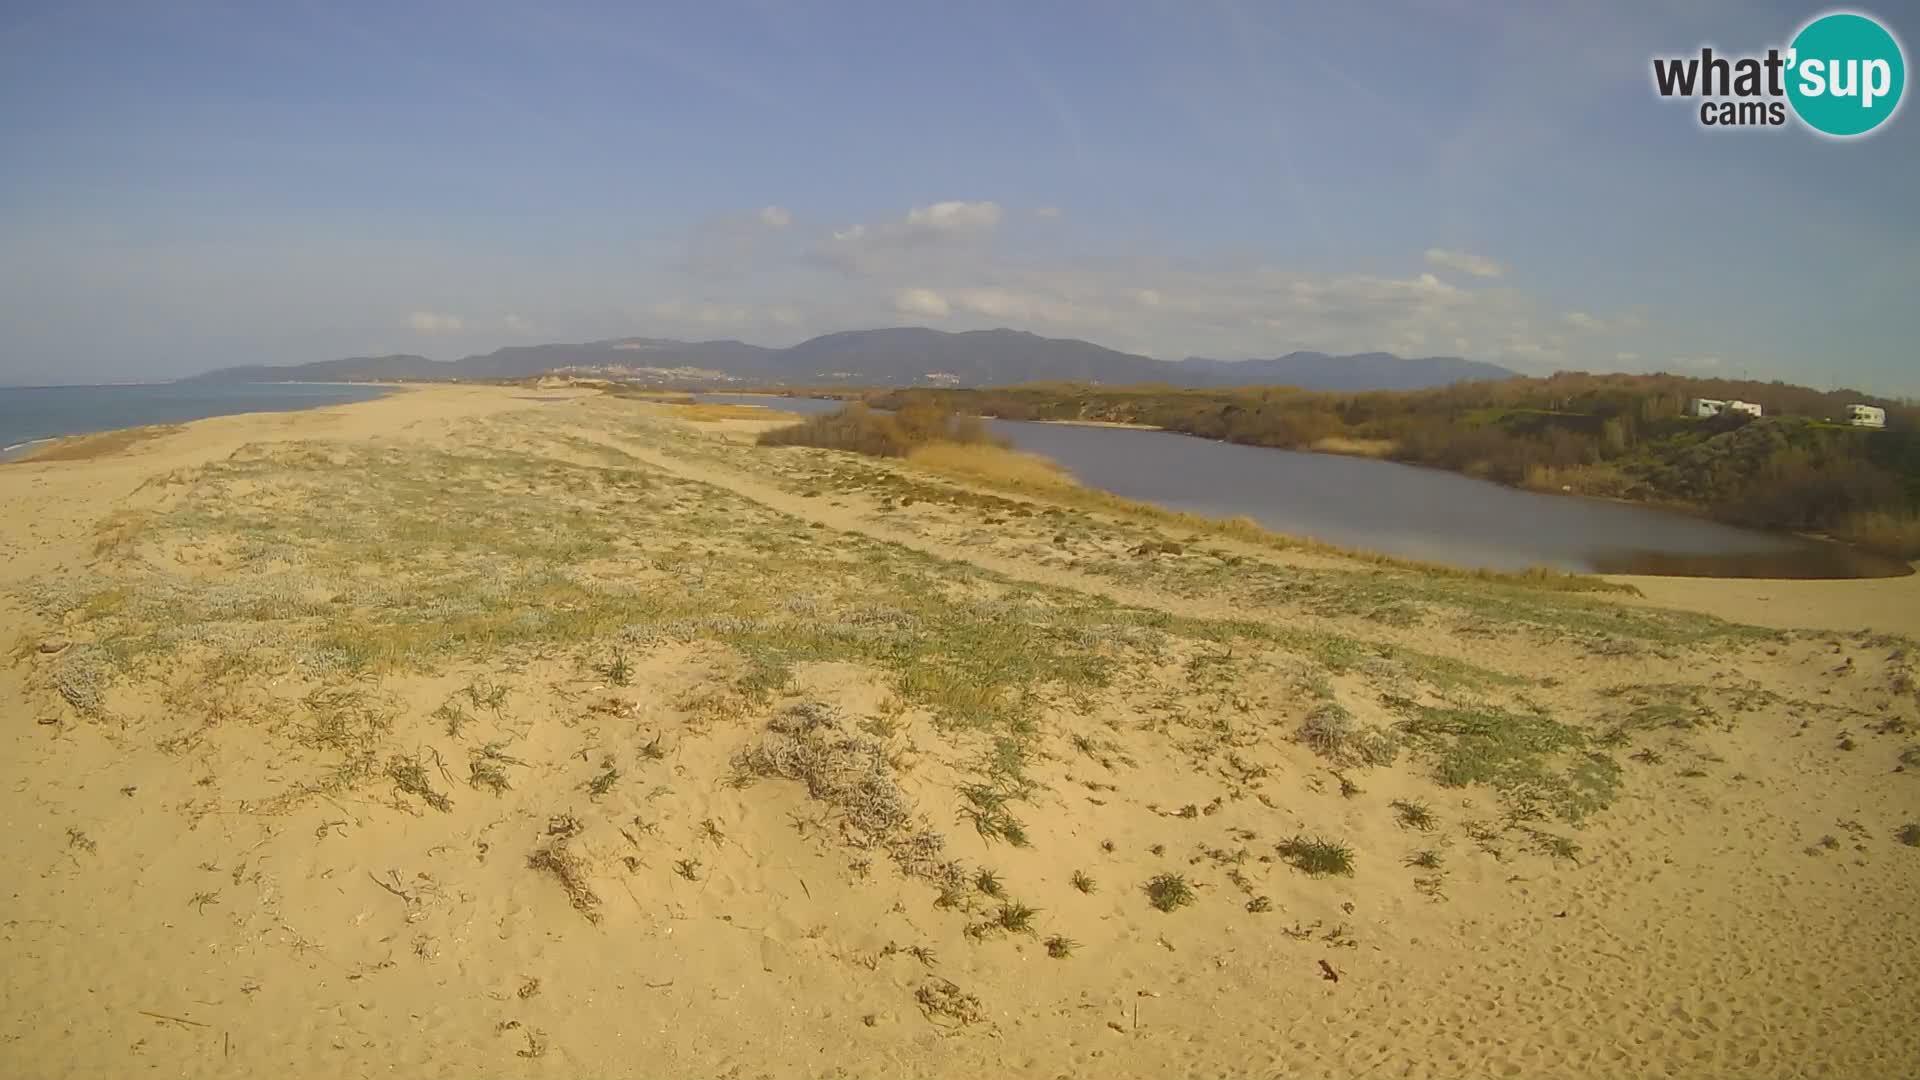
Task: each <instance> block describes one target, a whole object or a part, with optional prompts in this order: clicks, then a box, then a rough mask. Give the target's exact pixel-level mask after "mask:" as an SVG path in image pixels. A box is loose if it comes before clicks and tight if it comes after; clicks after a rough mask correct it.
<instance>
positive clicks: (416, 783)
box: [387, 754, 453, 814]
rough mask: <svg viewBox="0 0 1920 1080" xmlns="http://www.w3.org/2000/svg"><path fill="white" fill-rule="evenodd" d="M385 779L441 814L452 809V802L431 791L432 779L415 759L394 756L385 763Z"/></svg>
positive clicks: (443, 795) (444, 796)
mask: <svg viewBox="0 0 1920 1080" xmlns="http://www.w3.org/2000/svg"><path fill="white" fill-rule="evenodd" d="M387 779H389V780H392V781H393V786H394V787H397V788H399V789H400V790H401V791H404V792H406V793H407V794H409V795H414V796H418V797H419V798H420V799H422V800H424V801H425V802H426V804H427V805H428V806H431V807H433V808H434V809H435V810H438V811H440V812H441V813H443V814H444V813H447V812H448V811H450V810H452V809H453V800H452V799H449V798H448V797H447V796H446V795H445V794H443V793H441V792H438V791H435V790H434V789H433V779H432V777H430V776H428V775H427V767H426V766H425V765H424V764H422V763H421V761H420V759H419V758H417V757H409V756H407V755H405V754H395V755H394V756H393V757H392V758H391V759H390V760H389V761H388V762H387Z"/></svg>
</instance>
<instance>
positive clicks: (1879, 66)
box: [1787, 12, 1907, 138]
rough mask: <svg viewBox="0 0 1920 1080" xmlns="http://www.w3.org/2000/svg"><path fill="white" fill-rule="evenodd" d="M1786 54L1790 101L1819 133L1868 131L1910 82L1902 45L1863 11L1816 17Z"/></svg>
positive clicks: (1840, 134)
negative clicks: (1862, 13)
mask: <svg viewBox="0 0 1920 1080" xmlns="http://www.w3.org/2000/svg"><path fill="white" fill-rule="evenodd" d="M1787 57H1788V59H1787V65H1788V66H1787V100H1788V101H1790V102H1792V103H1793V111H1794V112H1795V113H1797V114H1798V115H1799V117H1800V119H1801V120H1802V121H1803V122H1805V123H1806V125H1807V126H1808V127H1810V128H1812V129H1814V130H1815V131H1818V132H1821V133H1822V134H1826V135H1834V136H1838V137H1841V138H1846V137H1849V136H1853V135H1865V134H1866V133H1867V132H1869V131H1872V130H1873V129H1874V128H1877V127H1879V126H1880V125H1881V124H1883V123H1885V122H1886V121H1887V118H1888V117H1890V116H1892V115H1893V113H1894V110H1896V109H1898V108H1899V107H1900V92H1901V91H1902V90H1904V89H1906V85H1907V64H1906V59H1905V58H1904V57H1903V56H1902V55H1901V54H1900V43H1899V42H1898V41H1895V40H1894V37H1893V35H1892V34H1891V33H1888V32H1887V29H1886V28H1885V27H1883V26H1881V25H1880V24H1879V23H1877V22H1875V21H1873V20H1872V19H1869V18H1867V17H1866V16H1865V15H1855V14H1852V13H1851V12H1840V13H1836V14H1833V15H1823V16H1821V17H1820V18H1818V19H1815V20H1813V21H1812V22H1810V23H1808V24H1807V25H1806V27H1805V28H1803V29H1802V30H1801V31H1800V33H1799V34H1797V35H1795V37H1794V39H1793V44H1792V45H1791V46H1790V47H1789V50H1788V53H1787Z"/></svg>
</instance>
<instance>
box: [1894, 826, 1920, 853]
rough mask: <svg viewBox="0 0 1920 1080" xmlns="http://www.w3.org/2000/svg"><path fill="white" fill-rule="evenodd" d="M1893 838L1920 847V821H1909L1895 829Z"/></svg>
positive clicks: (1910, 845) (1909, 845)
mask: <svg viewBox="0 0 1920 1080" xmlns="http://www.w3.org/2000/svg"><path fill="white" fill-rule="evenodd" d="M1893 838H1894V839H1895V840H1898V841H1900V842H1901V843H1903V844H1905V845H1907V846H1908V847H1920V823H1916V822H1912V821H1909V822H1907V823H1906V824H1905V825H1902V826H1900V827H1899V828H1898V829H1895V830H1894V831H1893Z"/></svg>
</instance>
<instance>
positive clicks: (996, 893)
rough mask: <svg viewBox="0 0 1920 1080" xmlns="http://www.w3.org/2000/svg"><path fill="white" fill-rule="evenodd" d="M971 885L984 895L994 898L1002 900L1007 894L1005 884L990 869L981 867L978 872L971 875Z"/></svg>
mask: <svg viewBox="0 0 1920 1080" xmlns="http://www.w3.org/2000/svg"><path fill="white" fill-rule="evenodd" d="M973 887H974V888H975V889H978V890H980V892H982V893H984V894H985V895H987V896H991V897H993V898H994V899H995V900H1004V899H1006V896H1007V886H1006V885H1005V883H1003V882H1002V881H1001V880H1000V875H998V874H996V873H994V872H993V871H991V870H987V869H982V870H981V871H980V872H979V873H977V874H975V875H974V876H973Z"/></svg>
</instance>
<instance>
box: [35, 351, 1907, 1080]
mask: <svg viewBox="0 0 1920 1080" xmlns="http://www.w3.org/2000/svg"><path fill="white" fill-rule="evenodd" d="M724 417H725V414H723V413H711V414H708V413H699V412H691V413H690V412H688V411H686V410H684V409H679V408H677V407H675V406H671V405H660V404H652V403H647V402H640V401H630V400H627V401H623V400H618V399H613V398H608V397H603V396H599V395H597V394H593V393H585V392H549V391H542V392H540V393H538V394H534V393H529V392H526V391H515V390H510V389H503V388H484V387H465V388H455V387H439V388H431V389H420V390H414V391H410V392H407V393H404V394H398V395H395V396H393V397H390V398H386V399H382V400H378V401H373V402H366V403H361V404H356V405H350V406H341V407H335V408H329V409H322V410H315V411H313V412H308V413H289V414H275V415H270V416H243V417H223V418H218V419H214V420H207V421H200V422H196V423H193V424H188V425H185V426H183V427H182V428H181V429H180V430H178V431H173V432H166V433H159V434H156V435H155V436H154V437H152V438H148V439H143V440H141V441H138V442H134V443H131V444H128V445H125V446H122V447H119V448H118V449H116V451H115V452H113V453H109V454H105V455H102V456H97V457H92V458H87V459H84V460H70V461H55V462H44V463H23V464H12V465H7V466H0V494H3V495H4V499H5V502H4V505H5V506H6V507H7V509H8V511H9V512H8V513H7V514H6V515H5V517H4V520H0V554H4V556H5V558H4V570H0V586H3V588H0V623H4V626H5V628H6V630H7V631H8V633H7V634H6V640H7V642H8V643H9V644H10V645H11V646H12V654H11V661H12V662H11V663H10V664H9V665H7V666H5V667H4V668H0V701H4V702H6V703H7V708H6V710H5V714H6V715H7V716H8V717H9V718H10V719H11V720H12V723H10V724H9V725H8V726H7V729H6V732H5V738H6V739H7V740H8V741H9V742H8V745H7V747H6V752H5V754H4V756H0V775H3V776H4V781H5V782H4V785H3V790H4V795H0V798H3V799H4V800H5V802H4V817H3V819H4V821H5V822H6V825H7V828H6V829H5V831H4V832H3V833H0V852H3V853H4V857H5V858H6V860H7V865H9V866H11V867H12V868H14V874H13V880H12V883H11V884H10V885H9V887H8V889H7V905H6V913H5V917H4V920H0V963H4V965H5V970H6V971H7V978H6V979H5V980H4V983H0V1004H3V1005H4V1015H5V1024H4V1027H0V1065H3V1066H4V1071H5V1072H6V1073H7V1074H8V1075H17V1076H36V1077H95V1076H125V1075H142V1074H146V1073H149V1072H154V1073H160V1074H167V1075H192V1076H235V1077H240V1076H258V1075H263V1074H269V1075H270V1074H278V1075H284V1076H302V1077H304V1076H316V1077H317V1076H328V1077H336V1076H373V1075H406V1076H470V1075H488V1076H494V1075H526V1076H552V1077H575V1076H602V1075H620V1076H627V1075H632V1076H716V1077H734V1078H750V1077H763V1076H765V1077H789V1076H793V1077H801V1076H804V1077H875V1078H879V1077H898V1076H946V1075H967V1074H970V1075H1032V1076H1043V1077H1058V1076H1086V1075H1100V1076H1114V1077H1136V1076H1137V1077H1166V1076H1181V1077H1221V1076H1252V1077H1281V1076H1285V1077H1295V1076H1301V1077H1307V1076H1311V1077H1331V1078H1337V1077H1487V1076H1521V1077H1612V1076H1618V1077H1642V1076H1673V1077H1727V1076H1742V1077H1748V1076H1751V1077H1800V1076H1832V1077H1844V1078H1863V1077H1887V1078H1896V1077H1908V1076H1913V1075H1916V1074H1920V1028H1916V1026H1915V1025H1914V1022H1913V1018H1914V1017H1915V1016H1916V1015H1920V929H1917V928H1916V926H1915V924H1914V922H1913V920H1912V919H1911V918H1910V916H1909V911H1910V909H1911V906H1912V898H1913V896H1914V895H1915V890H1916V888H1920V846H1912V845H1920V835H1914V834H1908V836H1907V840H1906V841H1903V839H1902V834H1901V833H1900V830H1901V829H1902V828H1903V827H1905V826H1907V825H1909V824H1910V823H1916V822H1920V653H1916V652H1915V651H1914V647H1913V645H1912V644H1911V642H1909V641H1908V640H1907V639H1906V638H1904V637H1900V636H1896V635H1901V634H1907V633H1911V632H1913V631H1914V629H1915V628H1914V627H1913V625H1912V623H1911V621H1910V620H1911V619H1912V616H1911V614H1910V612H1911V611H1912V610H1920V605H1914V604H1911V603H1907V602H1906V598H1905V593H1904V592H1898V591H1896V590H1905V591H1911V590H1908V589H1906V586H1905V584H1904V582H1910V581H1914V580H1920V579H1914V578H1909V579H1900V580H1899V581H1895V582H1893V583H1888V582H1883V581H1876V582H1793V583H1782V582H1737V583H1722V582H1688V581H1682V580H1660V579H1647V580H1644V581H1639V582H1637V584H1639V585H1640V587H1641V588H1642V590H1643V591H1644V592H1645V593H1646V594H1647V595H1646V597H1644V598H1637V599H1636V598H1630V597H1622V596H1618V595H1614V594H1585V593H1568V592H1560V591H1546V590H1542V589H1538V588H1533V587H1529V586H1528V585H1526V584H1524V583H1519V582H1501V581H1477V580H1473V579H1468V578H1450V577H1443V576H1435V575H1428V574H1422V573H1416V572H1411V571H1405V570H1396V569H1393V568H1391V567H1382V566H1379V565H1377V564H1373V563H1364V562H1352V563H1348V562H1343V561H1341V560H1340V559H1339V558H1338V557H1336V556H1333V555H1329V554H1327V553H1324V552H1316V553H1311V554H1290V553H1287V552H1282V551H1276V550H1274V549H1273V548H1271V547H1264V546H1260V545H1258V544H1255V543H1251V542H1248V541H1245V540H1241V539H1234V538H1231V537H1223V536H1215V535H1208V534H1205V533H1201V532H1195V531H1192V530H1185V529H1182V528H1180V527H1178V526H1177V525H1171V524H1167V523H1165V522H1155V521H1151V520H1144V519H1135V518H1130V517H1128V516H1126V514H1125V513H1124V512H1123V511H1122V510H1119V509H1114V508H1108V509H1106V510H1090V509H1083V508H1079V507H1076V506H1074V505H1071V504H1069V503H1051V502H1048V501H1046V500H1045V499H1044V498H1042V497H1040V496H1038V495H1035V494H1031V493H1028V494H1022V493H1017V492H1010V491H996V490H994V489H993V488H991V487H990V486H986V482H985V481H981V480H972V481H964V482H963V481H959V480H954V479H951V478H948V477H943V476H941V475H940V474H938V473H936V472H933V471H931V470H930V469H929V468H927V467H925V466H921V465H915V464H912V463H902V462H880V461H874V460H869V459H856V458H850V457H846V456H843V455H836V454H832V453H829V452H825V451H816V450H806V449H778V450H773V449H760V448H756V447H753V446H752V445H750V439H749V436H750V434H751V433H752V432H753V431H754V430H756V429H757V427H758V426H759V425H760V422H758V421H751V420H734V419H726V418H724ZM1808 628H1811V629H1808ZM1915 832H1916V834H1920V827H1916V830H1915Z"/></svg>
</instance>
